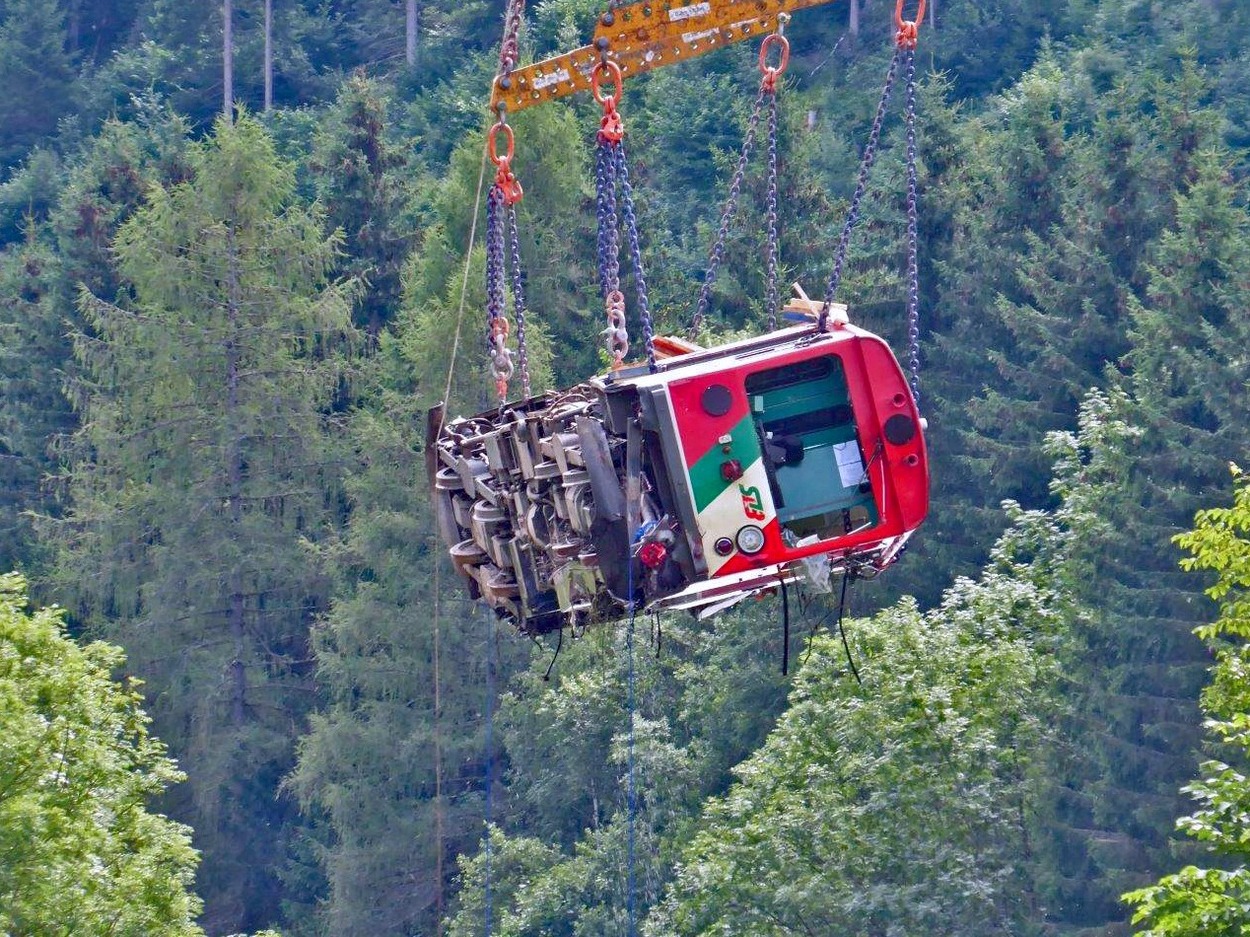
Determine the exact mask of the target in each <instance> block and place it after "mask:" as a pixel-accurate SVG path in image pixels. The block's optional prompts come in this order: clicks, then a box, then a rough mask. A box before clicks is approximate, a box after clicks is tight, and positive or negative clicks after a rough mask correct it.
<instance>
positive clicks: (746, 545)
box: [738, 524, 764, 553]
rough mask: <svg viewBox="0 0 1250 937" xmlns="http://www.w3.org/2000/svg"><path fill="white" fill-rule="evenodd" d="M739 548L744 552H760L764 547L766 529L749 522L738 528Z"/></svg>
mask: <svg viewBox="0 0 1250 937" xmlns="http://www.w3.org/2000/svg"><path fill="white" fill-rule="evenodd" d="M738 549H739V550H741V551H742V552H743V553H759V552H760V550H762V549H764V531H762V530H760V529H759V528H758V527H756V526H754V525H752V524H748V525H747V526H746V527H742V528H740V529H739V530H738Z"/></svg>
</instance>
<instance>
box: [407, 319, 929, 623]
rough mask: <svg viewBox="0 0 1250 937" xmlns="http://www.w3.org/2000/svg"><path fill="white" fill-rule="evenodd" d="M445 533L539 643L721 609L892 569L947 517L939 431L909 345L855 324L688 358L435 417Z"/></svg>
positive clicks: (492, 598)
mask: <svg viewBox="0 0 1250 937" xmlns="http://www.w3.org/2000/svg"><path fill="white" fill-rule="evenodd" d="M430 426H431V438H430V440H429V450H428V452H427V455H428V463H427V464H428V467H429V471H430V475H431V484H432V487H433V492H434V503H435V507H436V511H437V515H438V524H439V530H440V533H441V535H442V537H443V538H444V540H445V541H446V542H447V545H448V547H449V549H450V551H451V556H452V560H453V562H454V564H455V567H456V569H457V570H458V571H459V572H460V573H461V574H462V575H463V576H464V577H465V579H466V580H467V582H468V588H469V591H470V593H471V594H472V595H473V597H474V598H480V599H482V600H483V601H485V602H486V603H488V604H489V605H490V606H491V607H493V608H494V609H495V610H496V612H497V613H498V614H499V615H500V616H501V617H504V618H507V619H509V620H511V621H512V622H513V623H515V625H516V626H517V627H518V628H519V629H520V630H521V631H523V632H525V633H527V634H542V633H545V632H550V631H555V630H557V629H560V628H562V627H565V626H573V627H578V626H580V625H584V624H589V623H591V622H593V621H598V620H611V619H613V618H618V617H621V616H622V615H624V614H627V613H628V612H629V611H630V609H631V608H633V609H635V610H636V609H640V608H673V609H690V610H691V611H693V612H694V613H696V614H697V615H699V616H700V617H704V616H707V615H711V614H714V613H715V612H717V611H719V610H721V609H724V608H727V607H728V606H730V605H732V604H734V603H736V602H738V601H740V600H741V599H743V598H745V597H747V596H750V595H752V594H755V593H759V592H762V591H765V590H768V589H772V588H775V587H777V586H778V585H779V584H781V583H788V582H792V581H795V580H797V579H801V578H803V579H809V580H814V581H816V582H817V583H821V584H824V585H827V583H828V577H829V575H830V573H833V574H837V573H848V572H853V573H856V574H859V575H874V574H875V573H877V572H880V571H881V570H882V569H884V568H885V567H887V566H888V565H889V564H890V563H892V562H893V561H894V560H895V559H896V558H897V557H898V555H899V552H900V551H901V550H902V549H903V545H904V544H905V543H906V541H907V539H908V537H909V536H910V535H911V534H912V532H913V531H915V530H916V528H917V527H918V526H919V525H920V523H921V521H922V520H923V519H924V517H925V515H926V513H927V511H928V506H929V466H928V460H927V455H926V450H925V440H924V423H923V421H922V420H921V418H920V415H919V413H918V411H917V408H916V403H915V400H914V399H913V396H912V393H911V390H910V388H909V387H908V384H907V381H906V379H905V377H904V375H903V372H902V370H901V369H900V367H899V364H898V362H897V360H896V359H895V357H894V355H893V353H892V352H891V351H890V348H889V346H888V345H887V344H886V343H885V341H884V340H882V339H881V338H879V337H878V336H876V335H874V334H872V333H871V332H867V331H865V330H863V329H860V328H857V327H855V326H853V325H850V324H848V323H845V322H836V323H835V325H834V326H833V327H832V328H830V329H829V330H827V331H820V330H819V329H816V328H814V327H813V326H811V325H803V326H799V327H795V328H788V329H783V330H779V331H775V332H772V333H770V334H768V335H764V336H760V337H757V338H750V339H746V340H743V341H739V342H734V343H732V344H728V345H724V346H721V347H717V348H710V349H700V348H693V347H691V348H688V349H682V350H681V353H678V354H675V355H674V356H672V357H667V358H665V359H663V360H661V361H660V363H659V366H658V369H657V370H656V371H655V372H654V373H652V372H651V371H649V370H648V369H647V368H645V367H643V368H634V369H623V370H620V371H617V372H614V373H611V374H608V375H606V376H604V377H598V378H594V379H592V380H590V381H587V382H586V383H584V384H581V385H578V386H577V387H574V388H572V389H570V390H565V391H561V392H557V393H548V394H544V395H541V396H537V397H532V398H529V399H526V400H521V401H518V402H516V403H514V404H509V405H507V406H504V407H501V408H498V409H496V410H491V411H489V412H487V413H483V414H480V415H478V416H475V417H470V418H460V419H454V420H449V421H444V419H443V415H442V414H441V412H439V411H435V412H433V413H432V414H431V421H430Z"/></svg>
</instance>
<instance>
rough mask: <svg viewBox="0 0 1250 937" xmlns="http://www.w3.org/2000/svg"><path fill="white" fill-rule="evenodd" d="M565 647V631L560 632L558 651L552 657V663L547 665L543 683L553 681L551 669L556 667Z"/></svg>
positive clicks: (557, 640) (557, 641)
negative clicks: (561, 650)
mask: <svg viewBox="0 0 1250 937" xmlns="http://www.w3.org/2000/svg"><path fill="white" fill-rule="evenodd" d="M562 647H564V629H563V628H561V629H560V631H559V637H558V638H556V651H555V653H554V654H552V655H551V663H549V664H548V665H547V672H546V673H545V674H543V683H546V682H547V681H549V680H550V679H551V668H553V667H554V666H555V665H556V661H557V660H559V659H560V649H561V648H562Z"/></svg>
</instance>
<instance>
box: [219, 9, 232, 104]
mask: <svg viewBox="0 0 1250 937" xmlns="http://www.w3.org/2000/svg"><path fill="white" fill-rule="evenodd" d="M221 21H222V27H221V61H222V93H221V100H222V104H221V111H222V113H223V114H225V115H226V120H228V121H230V122H231V123H234V4H233V2H232V0H221Z"/></svg>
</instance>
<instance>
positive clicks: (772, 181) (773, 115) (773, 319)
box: [764, 90, 781, 332]
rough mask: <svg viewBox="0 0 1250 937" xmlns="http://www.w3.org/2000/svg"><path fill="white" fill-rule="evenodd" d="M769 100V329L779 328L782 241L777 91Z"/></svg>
mask: <svg viewBox="0 0 1250 937" xmlns="http://www.w3.org/2000/svg"><path fill="white" fill-rule="evenodd" d="M768 97H769V101H768V273H767V275H766V277H765V281H764V309H765V311H766V312H767V313H768V331H770V332H773V331H776V329H777V306H778V305H779V303H780V297H779V295H778V294H779V290H778V288H777V265H778V262H779V260H780V257H781V242H780V239H779V237H778V235H777V92H776V91H775V90H774V91H773V92H772V93H771V94H769V96H768Z"/></svg>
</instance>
